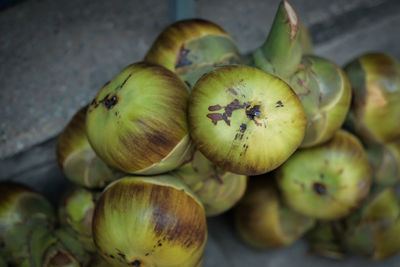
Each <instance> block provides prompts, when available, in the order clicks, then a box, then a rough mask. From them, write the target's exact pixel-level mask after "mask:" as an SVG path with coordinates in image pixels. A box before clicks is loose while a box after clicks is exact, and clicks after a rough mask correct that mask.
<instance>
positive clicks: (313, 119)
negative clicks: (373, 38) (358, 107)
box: [289, 55, 351, 147]
mask: <svg viewBox="0 0 400 267" xmlns="http://www.w3.org/2000/svg"><path fill="white" fill-rule="evenodd" d="M289 80H290V82H289V84H290V85H291V86H292V88H293V90H294V91H295V92H296V94H297V96H298V97H299V98H300V100H301V103H302V104H303V106H304V109H305V111H306V114H307V129H306V134H305V136H304V139H303V142H302V144H301V147H312V146H315V145H319V144H322V143H324V142H326V141H328V140H329V139H330V138H332V136H333V135H334V134H335V132H336V131H337V130H338V129H340V128H341V126H342V124H343V123H344V121H345V118H346V115H347V112H348V111H349V108H350V102H351V86H350V82H349V79H348V78H347V75H346V74H345V73H344V71H343V70H342V69H341V68H339V67H338V66H337V65H336V64H334V63H333V62H331V61H329V60H327V59H325V58H321V57H318V56H314V55H307V56H303V58H302V60H301V63H300V64H299V66H298V68H297V71H296V72H295V73H294V74H293V75H292V76H291V77H290V79H289Z"/></svg>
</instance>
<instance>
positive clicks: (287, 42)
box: [253, 0, 309, 80]
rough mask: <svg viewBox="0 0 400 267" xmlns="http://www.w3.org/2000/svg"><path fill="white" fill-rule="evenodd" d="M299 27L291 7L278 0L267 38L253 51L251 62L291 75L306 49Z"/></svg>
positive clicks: (272, 72) (281, 76)
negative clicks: (278, 3)
mask: <svg viewBox="0 0 400 267" xmlns="http://www.w3.org/2000/svg"><path fill="white" fill-rule="evenodd" d="M301 29H302V28H301V26H300V22H299V18H298V16H297V14H296V11H295V10H294V8H293V7H292V6H291V5H290V4H289V2H288V1H286V0H284V1H281V3H280V5H279V7H278V10H277V12H276V15H275V18H274V21H273V24H272V26H271V30H270V32H269V34H268V37H267V40H266V41H265V42H264V44H263V45H261V47H259V48H258V49H256V50H255V51H254V52H253V64H254V66H255V67H257V68H260V69H262V70H264V71H266V72H268V73H270V74H273V75H277V76H279V77H280V78H282V79H284V80H285V79H287V78H288V77H290V76H291V75H292V74H293V73H294V72H295V71H296V69H297V66H298V65H299V63H300V61H301V57H302V54H303V47H304V50H305V51H307V49H309V47H308V45H307V41H306V39H307V33H304V34H303V35H304V36H302V37H301V35H302V34H301ZM304 31H305V30H304Z"/></svg>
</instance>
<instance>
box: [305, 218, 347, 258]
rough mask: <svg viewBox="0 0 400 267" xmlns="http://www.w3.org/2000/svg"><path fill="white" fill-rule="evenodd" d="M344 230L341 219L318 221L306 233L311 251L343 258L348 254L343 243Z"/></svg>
mask: <svg viewBox="0 0 400 267" xmlns="http://www.w3.org/2000/svg"><path fill="white" fill-rule="evenodd" d="M344 231H345V228H344V225H343V224H342V223H340V220H337V221H318V222H317V223H316V225H315V226H314V227H313V228H312V229H311V230H310V231H309V232H307V234H306V238H307V241H308V246H309V252H310V253H312V254H317V255H322V256H324V257H327V258H331V259H343V258H344V257H345V256H346V255H347V250H346V248H345V245H344V244H343V236H344V234H345V232H344Z"/></svg>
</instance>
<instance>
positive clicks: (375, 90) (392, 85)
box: [344, 53, 400, 144]
mask: <svg viewBox="0 0 400 267" xmlns="http://www.w3.org/2000/svg"><path fill="white" fill-rule="evenodd" d="M344 70H345V71H346V73H347V75H348V77H349V79H350V83H351V86H352V91H353V98H352V99H353V101H352V105H351V109H350V112H349V115H348V118H347V120H346V127H347V128H348V129H350V130H351V131H353V132H355V133H356V134H357V135H358V136H360V139H361V140H362V141H363V142H364V143H366V144H374V143H383V142H390V141H394V140H396V139H399V138H400V105H399V103H400V65H399V62H398V61H397V60H396V59H394V58H392V57H390V56H389V55H386V54H384V53H367V54H363V55H361V56H359V57H357V58H355V59H354V60H352V61H351V62H350V63H348V64H347V65H346V66H345V67H344Z"/></svg>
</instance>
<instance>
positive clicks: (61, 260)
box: [49, 251, 72, 266]
mask: <svg viewBox="0 0 400 267" xmlns="http://www.w3.org/2000/svg"><path fill="white" fill-rule="evenodd" d="M71 263H72V260H71V258H70V256H69V255H68V254H66V253H64V252H62V251H58V252H57V254H56V255H54V256H53V258H52V259H51V261H50V262H49V264H50V265H53V266H65V265H69V264H71Z"/></svg>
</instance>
